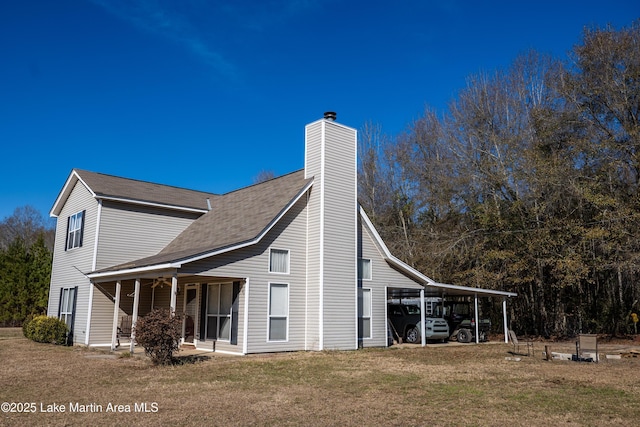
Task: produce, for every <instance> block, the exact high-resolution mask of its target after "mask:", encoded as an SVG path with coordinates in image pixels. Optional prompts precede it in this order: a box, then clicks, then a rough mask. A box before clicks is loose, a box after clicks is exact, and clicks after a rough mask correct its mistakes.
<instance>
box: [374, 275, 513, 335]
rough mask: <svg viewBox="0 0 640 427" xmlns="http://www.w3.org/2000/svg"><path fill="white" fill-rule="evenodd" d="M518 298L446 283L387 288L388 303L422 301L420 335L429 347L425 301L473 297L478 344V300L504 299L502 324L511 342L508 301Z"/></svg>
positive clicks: (497, 292)
mask: <svg viewBox="0 0 640 427" xmlns="http://www.w3.org/2000/svg"><path fill="white" fill-rule="evenodd" d="M516 296H518V294H515V293H513V292H504V291H495V290H491V289H482V288H470V287H466V286H458V285H450V284H446V283H437V282H427V283H425V284H424V288H423V289H407V288H396V287H392V286H388V287H387V301H388V300H389V299H399V300H402V299H409V298H411V299H419V300H420V308H421V309H420V317H421V318H420V325H421V331H420V335H421V337H422V346H423V347H424V346H426V345H427V341H426V334H425V318H426V314H425V301H426V298H429V297H439V298H442V299H443V300H444V299H445V298H446V297H473V301H474V317H475V328H476V330H475V338H476V344H478V343H479V342H480V341H479V333H478V328H479V325H480V319H479V315H478V298H481V297H497V298H502V324H503V329H504V342H505V343H508V342H509V335H508V331H509V328H508V325H507V299H508V298H513V297H516Z"/></svg>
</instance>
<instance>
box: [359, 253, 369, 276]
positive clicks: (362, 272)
mask: <svg viewBox="0 0 640 427" xmlns="http://www.w3.org/2000/svg"><path fill="white" fill-rule="evenodd" d="M358 279H360V280H371V260H370V259H368V258H358Z"/></svg>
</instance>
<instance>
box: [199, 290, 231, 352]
mask: <svg viewBox="0 0 640 427" xmlns="http://www.w3.org/2000/svg"><path fill="white" fill-rule="evenodd" d="M232 300H233V285H232V284H231V283H214V284H211V285H209V289H208V290H207V324H206V331H205V336H206V337H207V339H212V340H221V341H229V339H230V337H231V308H232V306H233V301H232Z"/></svg>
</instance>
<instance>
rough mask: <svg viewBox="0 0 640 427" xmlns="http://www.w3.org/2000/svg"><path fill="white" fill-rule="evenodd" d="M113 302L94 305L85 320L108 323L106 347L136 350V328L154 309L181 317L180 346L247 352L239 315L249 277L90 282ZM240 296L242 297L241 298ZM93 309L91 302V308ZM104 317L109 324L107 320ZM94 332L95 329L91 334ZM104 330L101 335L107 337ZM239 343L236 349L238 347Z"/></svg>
mask: <svg viewBox="0 0 640 427" xmlns="http://www.w3.org/2000/svg"><path fill="white" fill-rule="evenodd" d="M92 283H93V286H94V287H95V289H96V290H98V291H99V292H101V293H102V294H104V295H105V296H106V297H107V298H108V299H109V300H110V301H111V302H112V304H111V305H110V307H107V306H106V305H104V306H103V307H102V309H100V307H96V309H95V312H94V313H93V314H92V315H91V318H90V322H91V324H95V325H96V328H95V329H98V325H100V324H102V325H103V329H104V326H106V324H107V322H108V326H109V331H108V335H109V338H110V348H111V349H112V350H115V349H116V348H119V347H123V346H126V347H128V349H129V351H130V352H131V353H134V352H135V349H136V340H135V325H136V323H137V321H138V319H139V318H140V317H142V316H144V315H146V314H147V313H149V312H151V311H152V310H154V309H159V308H165V309H167V310H169V311H170V313H172V315H178V316H180V318H181V319H182V336H181V341H180V344H181V346H186V347H191V348H194V349H199V350H204V351H220V352H228V353H234V354H244V353H246V348H245V346H244V343H246V340H245V339H242V337H240V339H239V330H240V329H241V328H242V326H243V323H242V322H241V321H240V318H239V317H240V313H241V312H242V311H241V310H243V307H244V306H245V303H244V301H241V296H242V297H248V279H247V278H240V277H213V276H199V275H193V274H184V275H181V274H180V273H179V272H178V271H165V272H161V273H158V274H155V275H145V276H143V275H141V276H138V277H135V278H131V277H120V278H112V279H110V280H108V281H97V280H95V279H94V281H93V282H92ZM241 294H242V295H241ZM94 306H95V304H94ZM107 317H108V319H109V320H107ZM96 333H99V331H96ZM106 334H107V331H106V330H104V331H103V335H105V337H106ZM239 342H240V343H241V344H242V345H240V346H239V345H238V343H239Z"/></svg>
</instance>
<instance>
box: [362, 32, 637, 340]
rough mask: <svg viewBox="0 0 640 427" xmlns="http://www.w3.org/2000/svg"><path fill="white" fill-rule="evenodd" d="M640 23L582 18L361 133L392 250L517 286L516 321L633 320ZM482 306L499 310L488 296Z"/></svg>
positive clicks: (539, 330) (568, 331) (543, 327)
mask: <svg viewBox="0 0 640 427" xmlns="http://www.w3.org/2000/svg"><path fill="white" fill-rule="evenodd" d="M639 110H640V25H639V22H635V23H634V24H632V25H631V26H630V27H628V28H624V29H621V30H615V29H613V28H605V29H587V30H585V32H584V34H583V36H582V39H581V43H580V44H578V45H577V46H575V48H574V49H573V50H572V52H570V54H569V55H568V58H566V59H565V60H561V59H557V58H553V57H550V56H547V55H545V54H542V53H539V52H536V51H530V52H527V53H525V54H523V55H521V56H520V57H518V58H516V59H515V60H514V61H513V63H512V64H511V66H510V67H509V68H508V69H504V70H498V71H495V72H493V73H486V74H478V75H474V76H470V77H469V78H468V81H467V86H466V87H465V88H464V89H463V90H461V91H460V92H459V94H458V95H457V97H456V98H455V99H454V100H452V101H451V103H450V104H449V106H448V108H447V110H446V111H444V112H436V111H434V110H432V109H429V108H427V109H426V110H425V111H424V114H423V115H422V116H421V117H420V118H418V119H417V120H415V121H414V122H413V123H411V124H410V125H409V126H408V128H407V130H406V132H404V133H403V134H401V135H397V136H388V135H385V134H384V132H383V130H382V126H381V125H379V124H374V123H369V124H367V125H366V126H364V128H363V129H362V130H361V132H360V133H359V138H360V140H359V158H360V165H359V197H360V203H361V204H362V205H363V206H364V208H365V210H366V211H367V213H368V215H369V216H370V217H371V219H372V221H373V223H374V224H375V225H376V227H377V228H378V230H379V232H380V234H381V235H382V237H383V238H384V239H385V241H386V242H387V243H388V245H389V246H390V249H391V251H392V252H393V253H394V254H396V255H397V256H399V258H401V259H403V260H405V261H407V262H408V263H409V264H410V265H412V266H413V267H415V268H417V269H418V270H420V271H423V272H425V273H426V274H427V275H429V276H431V277H432V278H433V279H435V280H437V281H440V282H444V283H452V284H456V285H464V286H471V287H475V286H478V287H484V288H490V289H497V290H502V291H510V292H517V293H518V298H515V299H512V300H511V301H510V313H509V318H510V322H511V326H512V327H513V328H514V329H515V330H516V331H517V332H519V333H527V334H533V335H542V336H545V337H550V336H572V335H574V334H576V333H578V332H594V333H596V332H597V333H610V334H621V333H628V332H631V331H632V330H633V324H632V322H631V320H630V314H631V313H632V312H634V311H637V310H638V299H639V297H640V285H639V284H638V281H639V280H640V269H639V265H640V263H639V256H640V251H639V249H640V248H639V246H640V240H639V239H638V234H639V230H640V214H639V209H638V208H639V207H640V206H639V203H640V199H639V195H638V189H639V188H638V186H639V182H640V127H639V124H638V118H639V117H638V114H639ZM499 303H500V301H493V302H489V303H487V302H485V303H484V304H483V309H484V311H485V312H486V313H489V314H490V315H492V316H496V319H498V318H499V317H497V313H496V309H499V307H494V305H497V304H499Z"/></svg>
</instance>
